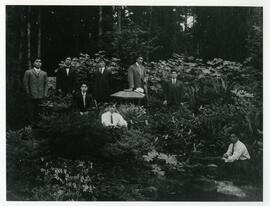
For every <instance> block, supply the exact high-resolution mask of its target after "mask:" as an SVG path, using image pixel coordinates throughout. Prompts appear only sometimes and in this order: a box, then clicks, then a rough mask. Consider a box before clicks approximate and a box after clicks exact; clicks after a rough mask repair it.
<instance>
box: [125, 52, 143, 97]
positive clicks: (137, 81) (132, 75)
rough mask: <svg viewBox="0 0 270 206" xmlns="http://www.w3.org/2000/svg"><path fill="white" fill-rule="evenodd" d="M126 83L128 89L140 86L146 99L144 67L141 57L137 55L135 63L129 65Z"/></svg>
mask: <svg viewBox="0 0 270 206" xmlns="http://www.w3.org/2000/svg"><path fill="white" fill-rule="evenodd" d="M128 83H129V90H130V91H133V90H136V89H137V88H142V89H143V90H144V93H145V97H146V101H147V100H148V89H147V77H146V69H145V67H144V66H143V58H142V57H138V58H137V60H136V63H135V64H133V65H131V66H130V67H129V69H128Z"/></svg>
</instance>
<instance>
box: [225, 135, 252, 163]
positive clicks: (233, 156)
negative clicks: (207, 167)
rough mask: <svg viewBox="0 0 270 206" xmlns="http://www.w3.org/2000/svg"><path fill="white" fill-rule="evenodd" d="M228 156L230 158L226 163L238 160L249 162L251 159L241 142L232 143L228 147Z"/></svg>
mask: <svg viewBox="0 0 270 206" xmlns="http://www.w3.org/2000/svg"><path fill="white" fill-rule="evenodd" d="M226 154H227V155H228V156H229V157H228V158H227V159H225V162H234V161H236V160H247V159H250V155H249V153H248V150H247V148H246V146H245V145H244V144H243V143H242V142H241V141H239V140H238V141H237V142H236V143H234V145H233V143H231V144H230V145H229V147H228V150H227V152H226Z"/></svg>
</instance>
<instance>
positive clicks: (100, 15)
mask: <svg viewBox="0 0 270 206" xmlns="http://www.w3.org/2000/svg"><path fill="white" fill-rule="evenodd" d="M102 15H103V10H102V6H99V10H98V16H99V18H98V47H99V48H101V40H102V39H101V38H102V34H103V30H102V21H103V19H102Z"/></svg>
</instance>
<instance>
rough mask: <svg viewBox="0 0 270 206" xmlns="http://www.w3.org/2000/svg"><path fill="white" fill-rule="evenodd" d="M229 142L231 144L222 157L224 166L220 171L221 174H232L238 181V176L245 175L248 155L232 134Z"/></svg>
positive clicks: (245, 148)
mask: <svg viewBox="0 0 270 206" xmlns="http://www.w3.org/2000/svg"><path fill="white" fill-rule="evenodd" d="M230 141H231V144H230V145H229V147H228V150H227V152H226V153H225V154H224V155H223V157H222V159H223V160H224V164H223V165H222V166H221V168H220V169H221V172H222V173H223V172H225V173H229V174H232V175H233V176H234V177H235V178H237V179H238V178H239V177H240V176H246V175H247V171H248V162H249V161H248V160H249V159H250V155H249V152H248V150H247V147H246V146H245V144H244V143H242V142H241V141H240V140H239V139H238V137H237V136H236V135H235V134H234V133H232V134H231V136H230ZM223 175H224V174H223Z"/></svg>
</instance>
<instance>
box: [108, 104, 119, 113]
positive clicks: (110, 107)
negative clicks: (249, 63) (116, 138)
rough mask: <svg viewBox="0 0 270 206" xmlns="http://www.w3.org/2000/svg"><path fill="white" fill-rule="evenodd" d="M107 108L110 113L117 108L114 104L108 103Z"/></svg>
mask: <svg viewBox="0 0 270 206" xmlns="http://www.w3.org/2000/svg"><path fill="white" fill-rule="evenodd" d="M108 110H109V111H110V112H111V113H114V112H116V111H117V110H116V106H115V104H112V105H110V106H109V109H108Z"/></svg>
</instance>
